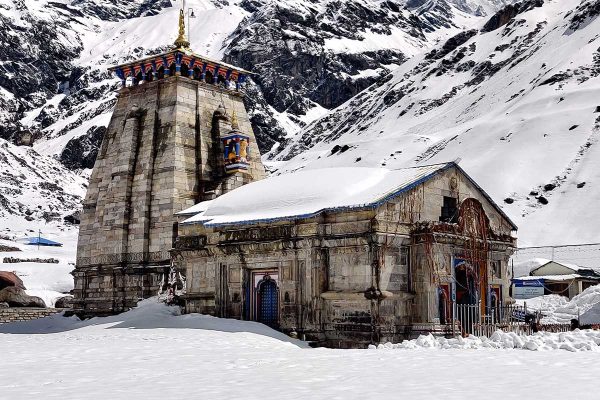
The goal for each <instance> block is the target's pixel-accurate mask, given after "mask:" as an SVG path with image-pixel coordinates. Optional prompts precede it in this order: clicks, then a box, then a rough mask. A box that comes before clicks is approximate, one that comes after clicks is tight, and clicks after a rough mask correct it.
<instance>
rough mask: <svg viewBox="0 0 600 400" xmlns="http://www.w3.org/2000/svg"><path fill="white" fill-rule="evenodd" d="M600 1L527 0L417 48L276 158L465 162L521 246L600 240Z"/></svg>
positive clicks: (284, 166)
mask: <svg viewBox="0 0 600 400" xmlns="http://www.w3.org/2000/svg"><path fill="white" fill-rule="evenodd" d="M599 15H600V1H598V0H560V1H556V0H555V1H552V0H527V1H524V2H522V3H519V4H515V5H510V6H508V7H506V8H504V9H502V11H500V12H499V13H497V14H496V15H494V16H491V17H489V18H487V19H486V21H485V22H483V23H482V24H481V25H479V26H478V27H474V28H472V29H469V30H465V31H463V32H461V33H459V34H458V35H456V36H454V37H453V38H451V39H450V40H447V41H446V42H445V43H443V44H441V45H440V46H437V47H436V48H434V49H433V50H431V51H428V52H426V53H424V54H421V55H417V56H415V57H413V58H412V59H410V60H409V61H407V62H406V63H404V64H403V65H401V66H400V67H399V68H397V69H396V70H394V71H393V72H392V73H391V74H388V75H386V76H385V77H383V78H381V79H380V80H379V81H378V82H377V83H376V84H374V85H372V86H370V87H369V88H367V89H366V90H364V91H362V92H361V93H359V94H358V95H356V96H355V97H353V98H352V99H351V100H349V101H348V102H346V103H345V104H343V105H341V106H340V107H338V108H337V109H336V110H334V111H333V112H331V113H328V114H327V115H325V116H323V117H322V118H320V119H319V120H318V121H315V122H314V123H312V124H311V125H309V126H308V127H306V128H305V129H304V130H302V131H301V132H299V133H298V134H296V135H294V136H293V137H291V138H288V139H287V140H286V141H285V142H284V143H283V144H282V145H280V146H279V147H278V148H276V149H274V150H272V151H271V153H270V154H268V156H267V158H269V159H270V160H271V162H272V163H273V165H274V166H276V167H277V168H279V171H278V172H284V171H293V170H297V169H301V168H316V167H324V166H338V165H356V166H375V165H380V166H386V167H389V168H394V167H402V166H407V165H415V164H416V165H419V164H428V163H434V162H441V161H447V160H454V159H457V158H461V159H462V161H461V165H462V166H463V168H465V169H466V170H467V172H469V173H470V174H472V176H473V177H474V178H475V179H476V180H477V181H478V182H479V183H480V184H481V185H482V186H483V187H484V188H485V189H486V190H487V191H488V192H489V193H490V194H491V195H492V197H493V198H494V199H496V200H498V201H499V202H502V199H504V201H503V208H504V209H505V210H506V211H507V212H508V213H509V215H511V216H512V217H513V218H514V219H515V221H516V222H517V225H520V226H521V229H520V232H519V238H520V240H521V245H528V244H547V245H551V244H566V243H584V242H598V239H600V235H599V234H598V232H597V229H596V228H595V226H596V225H597V221H600V207H598V199H600V147H599V144H598V135H599V133H600V97H599V94H600V82H599V79H598V76H599V75H600V40H599V39H600V18H598V16H599Z"/></svg>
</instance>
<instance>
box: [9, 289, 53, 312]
mask: <svg viewBox="0 0 600 400" xmlns="http://www.w3.org/2000/svg"><path fill="white" fill-rule="evenodd" d="M0 303H7V304H8V305H9V306H10V307H41V308H46V303H44V300H42V299H40V298H39V297H37V296H29V295H28V294H27V293H25V291H24V290H23V289H20V288H18V287H16V286H10V287H7V288H4V289H2V290H0Z"/></svg>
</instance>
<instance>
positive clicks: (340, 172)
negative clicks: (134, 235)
mask: <svg viewBox="0 0 600 400" xmlns="http://www.w3.org/2000/svg"><path fill="white" fill-rule="evenodd" d="M454 165H455V164H454V163H444V164H436V165H428V166H422V167H412V168H403V169H396V170H389V169H385V168H361V167H339V168H324V169H311V170H303V171H298V172H294V173H291V174H283V175H278V176H274V177H270V178H267V179H263V180H260V181H256V182H252V183H250V184H247V185H244V186H242V187H240V188H238V189H236V190H233V191H231V192H229V193H226V194H224V195H222V196H220V197H218V198H216V199H215V200H212V203H211V204H210V205H209V206H208V208H207V209H206V210H205V211H204V212H200V213H198V214H197V215H195V216H193V217H191V218H188V219H186V220H185V221H183V223H184V224H193V223H202V224H204V225H206V226H218V225H227V224H235V223H256V222H270V221H277V220H283V219H293V218H309V217H312V216H315V215H318V214H320V213H322V212H325V211H331V210H341V209H356V208H363V207H376V206H378V205H379V204H381V203H383V202H384V201H386V200H389V199H390V198H392V197H394V196H397V195H399V194H400V193H402V192H404V191H407V190H410V189H411V188H413V187H414V186H416V185H418V184H420V183H421V182H423V181H425V180H427V179H429V178H430V177H432V176H433V175H435V174H436V173H438V172H439V171H441V170H444V169H446V168H449V167H451V166H454ZM189 210H190V209H188V210H184V211H183V213H186V212H187V211H189Z"/></svg>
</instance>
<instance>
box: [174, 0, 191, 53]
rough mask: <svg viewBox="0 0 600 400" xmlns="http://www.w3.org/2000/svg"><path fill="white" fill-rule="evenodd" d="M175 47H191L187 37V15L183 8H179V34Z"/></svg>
mask: <svg viewBox="0 0 600 400" xmlns="http://www.w3.org/2000/svg"><path fill="white" fill-rule="evenodd" d="M175 47H177V48H180V47H182V48H184V49H189V47H190V42H188V40H187V39H186V38H185V15H184V12H183V9H180V10H179V36H177V39H175Z"/></svg>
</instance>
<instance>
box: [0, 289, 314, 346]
mask: <svg viewBox="0 0 600 400" xmlns="http://www.w3.org/2000/svg"><path fill="white" fill-rule="evenodd" d="M78 329H99V330H105V329H199V330H205V331H220V332H228V333H241V332H246V333H251V334H254V335H260V336H264V337H270V338H273V339H276V340H278V341H281V342H289V343H293V344H295V345H296V346H299V347H308V344H307V343H306V342H303V341H301V340H296V339H292V338H290V337H289V336H287V335H285V334H283V333H281V332H278V331H276V330H273V329H271V328H269V327H268V326H266V325H263V324H260V323H257V322H251V321H239V320H235V319H226V318H216V317H212V316H209V315H202V314H186V315H182V314H181V310H180V309H179V307H175V306H167V305H165V304H164V303H162V302H159V301H158V299H157V298H156V297H152V298H149V299H146V300H143V301H141V302H139V303H138V306H137V307H136V308H133V309H131V310H129V311H127V312H125V313H122V314H119V315H115V316H111V317H98V318H91V319H87V320H83V321H82V320H80V319H79V318H77V317H75V316H72V317H65V316H64V313H62V314H57V315H53V316H50V317H46V318H40V319H38V320H34V321H25V322H15V323H11V324H5V325H0V333H12V334H32V333H35V334H44V333H59V332H65V331H72V330H78Z"/></svg>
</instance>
